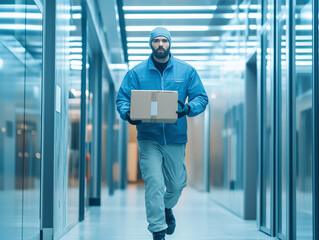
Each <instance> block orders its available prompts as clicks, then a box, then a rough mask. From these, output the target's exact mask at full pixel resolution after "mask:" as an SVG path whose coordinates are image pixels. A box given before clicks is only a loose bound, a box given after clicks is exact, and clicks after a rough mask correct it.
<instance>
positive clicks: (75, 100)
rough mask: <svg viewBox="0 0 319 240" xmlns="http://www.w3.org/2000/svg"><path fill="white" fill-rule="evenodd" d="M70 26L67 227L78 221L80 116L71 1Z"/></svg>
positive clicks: (77, 13) (76, 14)
mask: <svg viewBox="0 0 319 240" xmlns="http://www.w3.org/2000/svg"><path fill="white" fill-rule="evenodd" d="M71 25H73V26H75V27H76V31H71V32H70V37H69V45H70V49H71V53H70V79H69V80H70V81H69V84H68V87H69V147H68V198H67V199H68V206H67V208H68V209H67V215H68V218H67V219H68V225H73V224H76V223H77V222H78V219H79V201H80V200H79V158H80V155H79V154H80V152H79V148H80V115H81V69H82V54H81V53H78V52H77V51H76V49H78V50H79V49H81V48H82V37H81V1H80V0H72V1H71Z"/></svg>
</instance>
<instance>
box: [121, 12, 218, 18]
mask: <svg viewBox="0 0 319 240" xmlns="http://www.w3.org/2000/svg"><path fill="white" fill-rule="evenodd" d="M213 17H214V15H213V14H210V13H206V14H194V13H190V14H125V15H124V18H125V19H212V18H213Z"/></svg>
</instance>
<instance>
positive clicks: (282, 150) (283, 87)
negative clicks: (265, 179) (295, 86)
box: [277, 0, 289, 236]
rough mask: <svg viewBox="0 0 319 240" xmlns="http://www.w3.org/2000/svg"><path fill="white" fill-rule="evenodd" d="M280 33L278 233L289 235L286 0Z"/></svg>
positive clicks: (280, 11) (281, 9) (281, 4)
mask: <svg viewBox="0 0 319 240" xmlns="http://www.w3.org/2000/svg"><path fill="white" fill-rule="evenodd" d="M278 5H279V6H278V16H277V20H278V21H277V22H278V35H277V56H278V61H277V66H278V67H277V79H278V90H277V91H278V129H277V131H278V133H277V136H278V148H277V151H278V152H277V161H278V162H277V166H278V171H277V173H278V189H277V193H278V202H277V204H278V206H277V210H278V214H277V216H278V233H280V234H282V235H285V236H286V235H287V205H288V201H287V186H288V185H287V181H286V180H287V170H288V169H287V161H288V160H289V159H287V146H288V141H287V140H288V138H287V136H288V130H289V129H288V126H289V124H288V117H287V116H288V114H287V111H288V79H287V76H288V72H287V63H288V61H287V59H288V48H287V47H288V46H287V31H286V29H287V16H288V12H287V5H286V1H285V0H283V1H280V2H279V4H278Z"/></svg>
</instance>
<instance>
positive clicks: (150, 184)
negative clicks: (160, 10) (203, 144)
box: [116, 27, 208, 240]
mask: <svg viewBox="0 0 319 240" xmlns="http://www.w3.org/2000/svg"><path fill="white" fill-rule="evenodd" d="M149 44H150V47H151V48H152V54H151V56H150V57H149V58H148V59H147V60H145V61H143V62H142V63H140V64H138V65H137V66H135V67H134V68H133V69H131V70H130V71H128V72H127V74H126V75H125V77H124V80H123V82H122V84H121V87H120V89H119V93H118V97H117V100H116V103H117V110H118V112H119V114H120V116H121V118H122V119H124V120H127V121H128V122H129V123H131V124H133V125H136V128H137V140H138V148H139V152H140V161H139V164H140V169H141V173H142V177H143V179H144V181H145V205H146V215H147V221H148V223H149V226H148V230H149V231H150V232H152V233H153V239H154V240H165V234H173V232H174V230H175V226H176V224H175V217H174V215H173V211H172V208H173V207H174V206H175V205H176V204H177V201H178V199H179V197H180V196H181V193H182V190H183V188H184V187H185V186H186V182H187V172H186V167H185V147H186V142H187V120H186V116H189V117H194V116H196V115H198V114H200V113H201V112H203V111H204V110H205V108H206V105H207V104H208V97H207V94H206V92H205V89H204V87H203V84H202V82H201V80H200V78H199V76H198V74H197V72H196V70H195V69H194V68H193V67H192V66H190V65H189V64H187V63H185V62H183V61H181V60H179V59H177V58H175V57H173V55H172V54H171V53H170V47H171V36H170V33H169V31H168V30H167V29H165V28H162V27H158V28H155V29H154V30H152V32H151V34H150V40H149ZM131 90H174V91H178V103H179V104H180V105H181V107H180V108H179V110H178V111H177V112H176V113H177V114H178V119H177V121H176V123H174V124H164V123H142V122H141V121H139V120H135V121H133V120H131V119H130V97H131ZM187 97H188V103H187V104H184V103H185V100H186V98H187ZM165 187H166V190H165Z"/></svg>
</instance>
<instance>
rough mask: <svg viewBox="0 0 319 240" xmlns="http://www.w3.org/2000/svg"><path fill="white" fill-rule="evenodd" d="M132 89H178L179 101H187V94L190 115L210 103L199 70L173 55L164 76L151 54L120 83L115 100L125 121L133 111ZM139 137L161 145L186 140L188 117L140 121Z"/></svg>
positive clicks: (200, 110) (201, 110)
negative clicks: (160, 121) (164, 120)
mask: <svg viewBox="0 0 319 240" xmlns="http://www.w3.org/2000/svg"><path fill="white" fill-rule="evenodd" d="M131 90H170V91H178V100H179V101H181V102H183V103H185V100H186V98H187V97H188V106H189V107H190V112H189V114H188V116H189V117H194V116H196V115H198V114H200V113H201V112H203V111H204V110H205V108H206V105H207V104H208V97H207V94H206V91H205V89H204V86H203V84H202V82H201V80H200V78H199V76H198V74H197V72H196V70H195V69H194V68H193V67H192V66H191V65H189V64H187V63H185V62H184V61H182V60H179V59H177V58H174V57H173V55H171V56H170V59H169V62H168V64H167V67H166V69H165V70H164V72H163V76H162V75H161V74H160V72H159V71H158V70H157V69H156V67H155V66H154V63H153V61H152V55H151V56H150V57H149V58H148V59H147V60H145V61H143V62H141V63H140V64H138V65H136V66H135V67H134V68H133V69H131V70H129V71H128V72H127V73H126V75H125V77H124V79H123V82H122V84H121V86H120V89H119V92H118V96H117V99H116V105H117V111H118V112H119V114H120V116H121V118H122V119H123V120H127V119H126V113H127V112H128V111H129V110H130V98H131ZM136 129H137V139H138V140H152V141H155V142H157V143H159V144H161V145H166V144H174V143H186V142H187V120H186V116H184V117H181V118H179V119H177V121H176V123H170V124H169V123H141V124H138V125H136Z"/></svg>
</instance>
